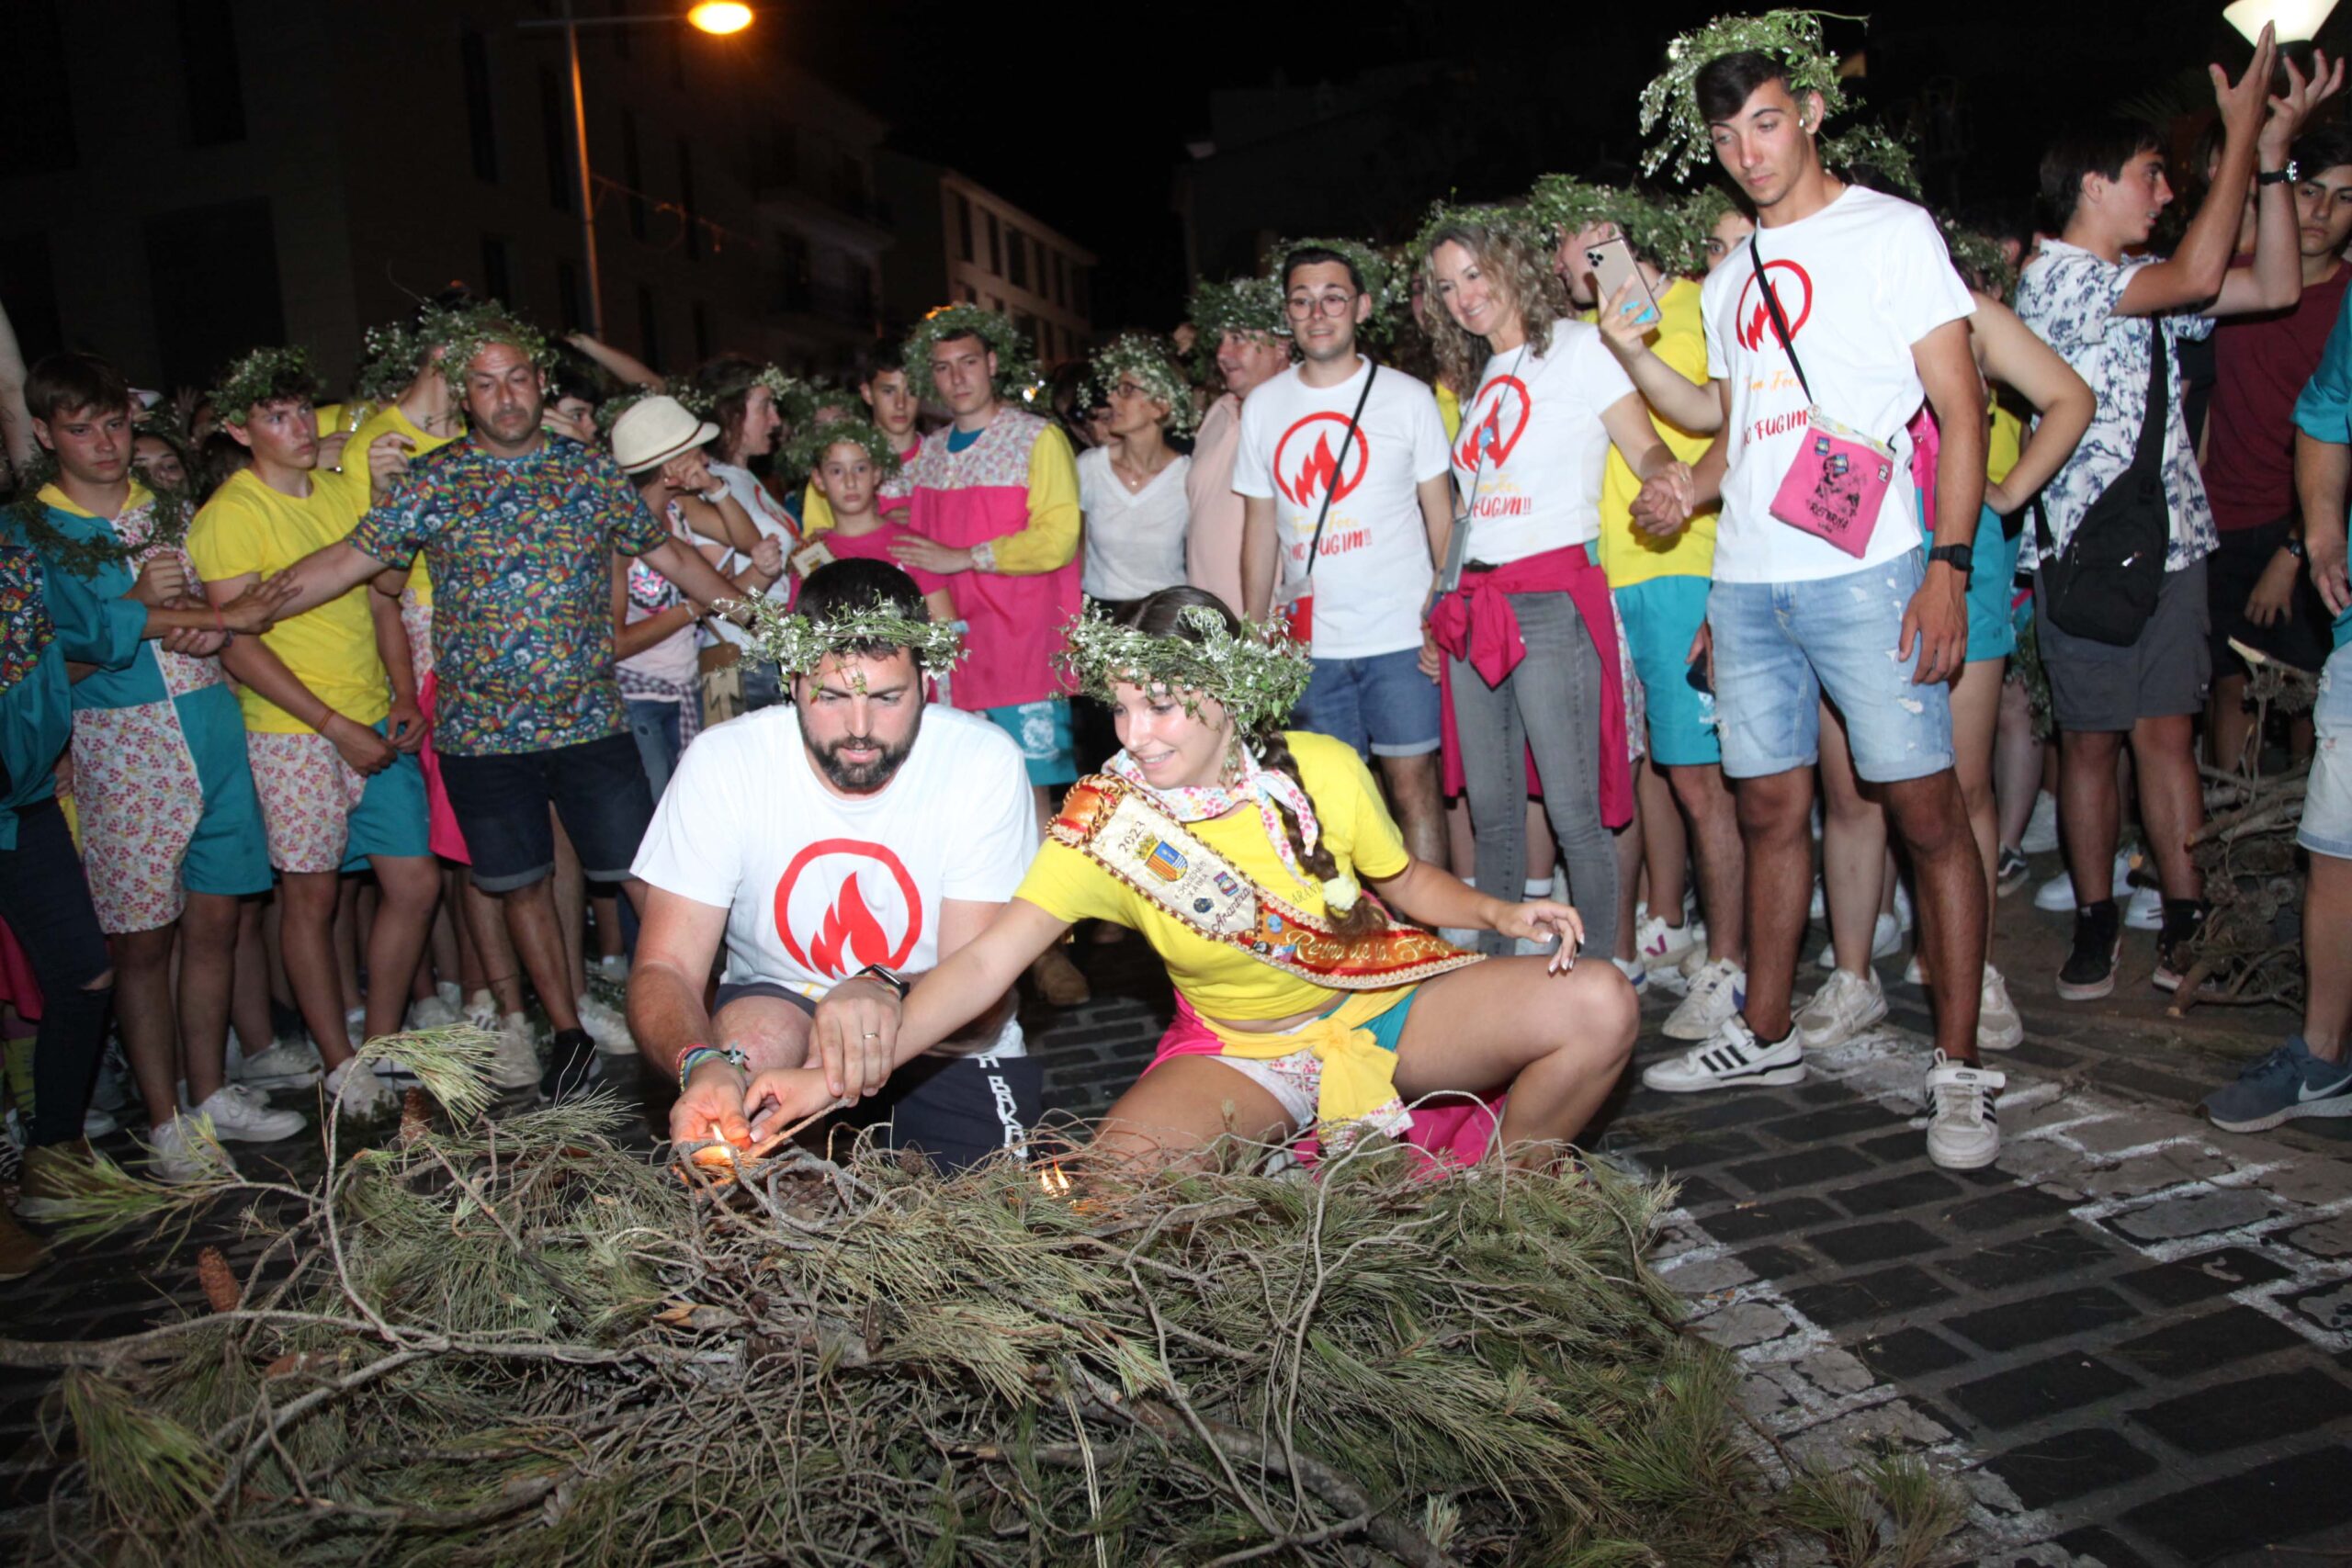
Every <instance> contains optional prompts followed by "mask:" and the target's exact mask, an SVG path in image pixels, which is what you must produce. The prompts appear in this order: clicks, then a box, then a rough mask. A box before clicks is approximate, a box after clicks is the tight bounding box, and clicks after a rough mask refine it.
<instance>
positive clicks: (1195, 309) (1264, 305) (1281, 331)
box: [1184, 276, 1290, 355]
mask: <svg viewBox="0 0 2352 1568" xmlns="http://www.w3.org/2000/svg"><path fill="white" fill-rule="evenodd" d="M1184 316H1185V319H1186V320H1187V321H1191V322H1192V323H1193V327H1194V329H1195V330H1196V331H1198V332H1199V333H1200V344H1201V347H1202V348H1203V349H1204V350H1205V351H1206V352H1207V353H1208V354H1210V355H1215V354H1216V343H1217V339H1219V338H1221V337H1223V336H1224V335H1225V334H1226V333H1254V334H1255V335H1257V336H1259V337H1267V338H1287V337H1289V336H1290V318H1289V317H1287V316H1285V315H1283V286H1282V283H1281V280H1280V279H1278V278H1272V277H1263V276H1261V277H1229V278H1227V279H1226V280H1225V281H1224V282H1223V283H1211V282H1210V281H1209V280H1208V279H1207V278H1205V277H1204V278H1202V279H1200V280H1199V281H1197V282H1195V283H1194V284H1193V297H1192V299H1190V300H1188V301H1186V303H1185V308H1184Z"/></svg>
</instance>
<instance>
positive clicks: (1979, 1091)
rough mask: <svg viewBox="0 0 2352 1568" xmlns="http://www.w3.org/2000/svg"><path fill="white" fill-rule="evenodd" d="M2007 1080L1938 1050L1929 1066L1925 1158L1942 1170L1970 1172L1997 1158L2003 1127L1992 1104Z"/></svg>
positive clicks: (1989, 1163) (1999, 1151)
mask: <svg viewBox="0 0 2352 1568" xmlns="http://www.w3.org/2000/svg"><path fill="white" fill-rule="evenodd" d="M2008 1081H2009V1080H2008V1079H2007V1077H2003V1076H2002V1075H2001V1074H1999V1073H1992V1072H1986V1071H1985V1069H1984V1068H1982V1067H1972V1066H1965V1065H1964V1064H1962V1063H1959V1062H1955V1061H1953V1060H1951V1058H1950V1057H1948V1056H1946V1055H1944V1054H1943V1053H1942V1052H1941V1051H1939V1052H1937V1053H1936V1060H1935V1065H1934V1066H1931V1067H1929V1068H1928V1089H1927V1100H1928V1158H1929V1159H1931V1160H1933V1161H1935V1162H1936V1163H1937V1164H1938V1165H1939V1166H1942V1167H1943V1168H1945V1169H1946V1170H1974V1169H1976V1168H1979V1167H1981V1166H1987V1165H1991V1164H1992V1163H1993V1161H1994V1160H1995V1159H1996V1158H1998V1157H1999V1156H2000V1153H2001V1125H2000V1122H1998V1121H1996V1119H1995V1117H1994V1112H1993V1102H1994V1100H1995V1099H1996V1097H1997V1096H1998V1095H1999V1094H2000V1091H2001V1087H2002V1086H2003V1085H2004V1084H2006V1083H2007V1082H2008Z"/></svg>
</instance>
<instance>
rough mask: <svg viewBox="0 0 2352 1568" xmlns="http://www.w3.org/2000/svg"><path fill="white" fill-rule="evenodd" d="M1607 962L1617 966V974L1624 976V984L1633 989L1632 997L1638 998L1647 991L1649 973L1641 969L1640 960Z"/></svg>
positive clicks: (1611, 960) (1614, 959)
mask: <svg viewBox="0 0 2352 1568" xmlns="http://www.w3.org/2000/svg"><path fill="white" fill-rule="evenodd" d="M1609 962H1610V963H1611V964H1615V965H1617V973H1619V974H1620V975H1623V976H1625V979H1626V982H1627V983H1628V984H1629V985H1631V986H1632V987H1634V995H1635V996H1637V997H1638V996H1640V995H1641V994H1642V993H1643V992H1644V991H1645V990H1647V989H1649V985H1650V972H1649V971H1648V970H1646V969H1645V968H1643V967H1642V961H1641V960H1640V959H1638V958H1611V959H1610V961H1609Z"/></svg>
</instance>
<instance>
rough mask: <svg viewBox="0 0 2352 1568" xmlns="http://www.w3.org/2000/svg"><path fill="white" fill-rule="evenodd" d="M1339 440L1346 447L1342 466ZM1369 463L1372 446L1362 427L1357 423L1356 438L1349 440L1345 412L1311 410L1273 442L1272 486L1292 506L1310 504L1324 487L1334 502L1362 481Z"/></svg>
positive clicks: (1344, 498) (1315, 501)
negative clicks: (1344, 464)
mask: <svg viewBox="0 0 2352 1568" xmlns="http://www.w3.org/2000/svg"><path fill="white" fill-rule="evenodd" d="M1341 442H1345V443H1346V448H1347V462H1346V467H1345V468H1344V469H1343V468H1341V466H1340V445H1339V444H1340V443H1341ZM1371 463H1372V448H1371V446H1370V444H1369V439H1368V437H1367V436H1366V435H1365V434H1364V429H1363V426H1362V425H1358V426H1356V433H1355V437H1354V439H1352V440H1350V439H1349V438H1348V416H1347V415H1345V414H1341V413H1330V412H1323V413H1311V414H1308V415H1307V416H1306V418H1305V419H1302V420H1300V421H1299V422H1298V423H1295V424H1294V425H1292V426H1291V427H1290V428H1289V429H1288V430H1285V431H1283V438H1282V439H1281V440H1280V441H1277V442H1275V443H1274V485H1275V488H1277V489H1279V490H1280V491H1282V492H1283V495H1285V496H1287V497H1289V499H1290V503H1291V504H1292V505H1293V506H1313V505H1315V504H1316V503H1317V502H1318V501H1320V500H1321V499H1322V498H1323V492H1324V491H1326V490H1329V491H1330V492H1331V501H1332V503H1333V504H1334V505H1337V504H1338V503H1339V502H1342V501H1345V500H1346V499H1347V498H1348V495H1349V493H1350V492H1351V491H1353V490H1354V489H1355V488H1356V486H1358V485H1360V484H1362V483H1363V476H1364V470H1365V469H1366V468H1369V467H1370V466H1371Z"/></svg>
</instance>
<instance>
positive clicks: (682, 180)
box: [678, 138, 702, 261]
mask: <svg viewBox="0 0 2352 1568" xmlns="http://www.w3.org/2000/svg"><path fill="white" fill-rule="evenodd" d="M678 205H679V206H680V207H683V208H684V209H686V215H685V225H686V259H687V260H688V261H700V260H702V225H701V224H700V223H698V222H696V221H695V150H694V149H693V148H692V147H689V146H687V145H686V143H685V141H684V139H683V138H681V139H680V140H679V142H678Z"/></svg>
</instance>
